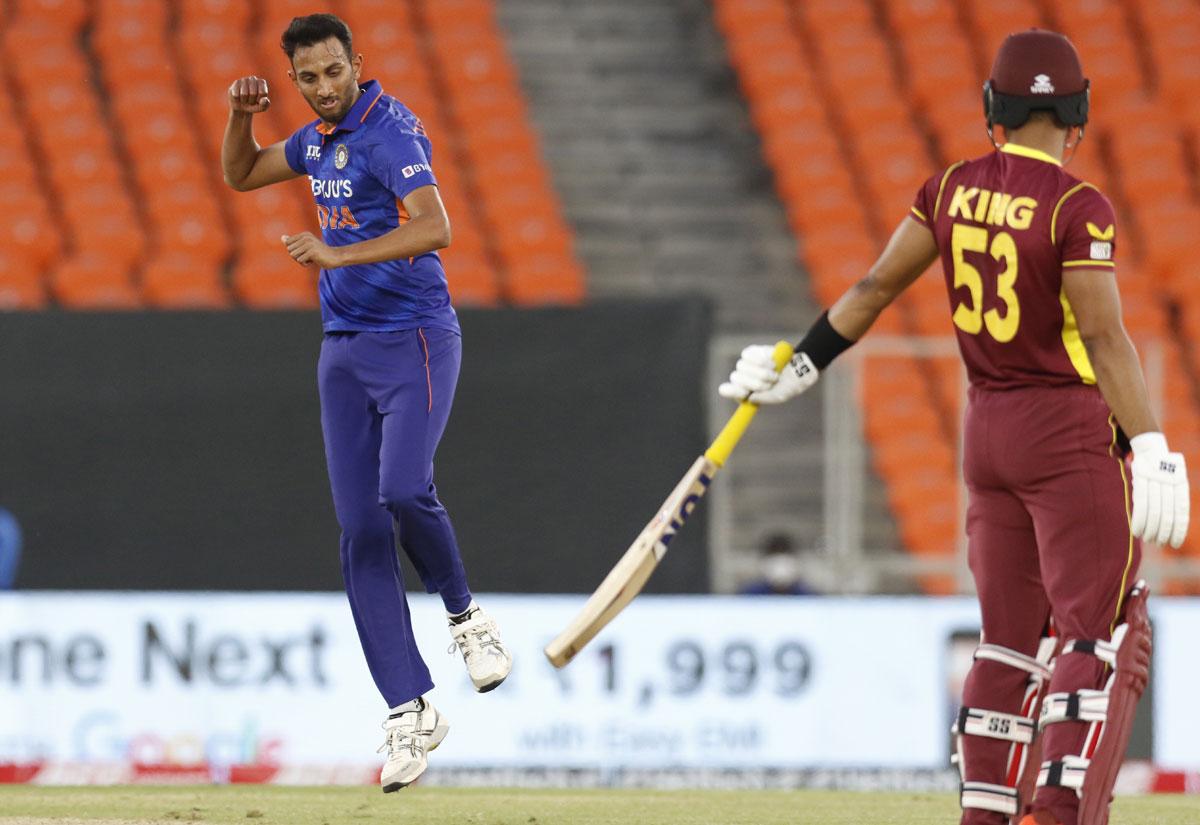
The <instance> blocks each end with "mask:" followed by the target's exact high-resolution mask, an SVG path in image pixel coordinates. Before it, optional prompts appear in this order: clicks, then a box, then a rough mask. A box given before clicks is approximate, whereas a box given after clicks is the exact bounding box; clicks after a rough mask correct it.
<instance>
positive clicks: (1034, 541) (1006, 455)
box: [963, 384, 1141, 825]
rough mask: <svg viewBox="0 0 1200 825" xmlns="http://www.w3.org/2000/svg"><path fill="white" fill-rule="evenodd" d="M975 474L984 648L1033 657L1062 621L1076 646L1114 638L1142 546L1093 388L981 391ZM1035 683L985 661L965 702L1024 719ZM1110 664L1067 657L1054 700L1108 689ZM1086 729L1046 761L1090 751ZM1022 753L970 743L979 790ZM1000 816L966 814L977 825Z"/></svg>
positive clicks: (974, 537)
mask: <svg viewBox="0 0 1200 825" xmlns="http://www.w3.org/2000/svg"><path fill="white" fill-rule="evenodd" d="M963 438H964V458H963V473H964V477H965V480H966V483H967V489H968V491H969V496H970V498H969V505H968V510H967V538H968V557H969V560H970V565H971V572H972V574H973V575H974V577H975V585H976V589H977V590H978V593H979V604H980V610H981V614H982V618H983V641H985V642H987V643H989V644H995V645H1002V646H1004V647H1007V648H1011V649H1013V650H1016V651H1018V652H1020V653H1024V654H1025V655H1027V656H1034V655H1036V653H1037V646H1038V640H1039V639H1040V638H1041V636H1042V634H1043V632H1044V630H1045V628H1046V624H1047V619H1048V618H1050V617H1051V616H1053V619H1054V627H1055V631H1056V633H1057V634H1058V635H1059V636H1061V637H1063V638H1064V639H1108V638H1109V637H1110V636H1111V635H1112V631H1113V628H1114V627H1115V626H1116V624H1117V621H1118V618H1119V615H1120V611H1121V607H1122V602H1123V599H1124V596H1125V594H1126V593H1127V592H1128V590H1129V589H1130V588H1131V587H1132V585H1133V583H1134V577H1135V575H1136V573H1137V569H1138V563H1139V561H1140V560H1141V547H1140V545H1139V543H1138V542H1137V541H1136V540H1135V539H1134V538H1133V536H1132V534H1131V532H1130V529H1129V507H1130V490H1129V475H1128V470H1127V468H1126V465H1125V460H1124V457H1123V455H1122V454H1121V450H1120V448H1119V447H1118V446H1117V429H1116V422H1115V420H1114V419H1113V417H1112V415H1111V412H1110V410H1109V408H1108V405H1107V404H1106V403H1105V401H1104V399H1103V398H1102V397H1101V395H1100V392H1099V390H1097V389H1096V388H1095V387H1094V386H1087V385H1082V384H1081V385H1076V386H1063V387H1022V388H1015V389H1005V390H987V389H983V388H981V387H972V388H971V390H970V393H969V396H968V406H967V412H966V420H965V424H964V432H963ZM1027 678H1028V674H1027V673H1025V672H1024V671H1021V670H1017V669H1014V668H1011V667H1008V666H1006V665H1003V664H1000V663H998V662H994V661H990V660H978V661H976V662H975V663H974V665H973V666H972V668H971V671H970V673H969V674H968V676H967V679H966V682H965V684H964V686H963V704H964V705H967V706H970V707H976V708H986V709H989V710H996V711H1001V712H1004V713H1014V714H1015V713H1020V711H1021V708H1020V705H1021V701H1022V698H1023V696H1024V690H1025V684H1026V680H1027ZM1105 678H1106V674H1105V666H1104V665H1103V664H1102V663H1101V662H1100V661H1099V660H1098V659H1097V658H1095V657H1094V656H1091V655H1089V654H1086V653H1071V654H1067V655H1065V656H1060V657H1059V659H1058V661H1057V663H1056V664H1055V668H1054V675H1053V677H1052V678H1051V681H1050V687H1049V691H1050V692H1059V691H1074V690H1079V689H1081V688H1092V689H1099V688H1102V687H1103V685H1104V681H1105ZM1087 727H1088V726H1087V723H1083V722H1063V723H1059V724H1054V725H1050V726H1048V727H1047V728H1046V730H1045V732H1044V739H1043V742H1042V759H1043V760H1057V759H1061V758H1062V757H1063V756H1065V755H1080V754H1081V752H1082V749H1083V747H1084V739H1085V737H1086V734H1087ZM1010 744H1011V743H1009V742H1007V741H1003V740H998V739H989V738H984V737H979V736H967V737H964V742H963V755H964V762H965V770H966V779H967V780H968V781H978V782H989V783H995V784H1003V783H1004V782H1005V779H1006V763H1007V759H1008V753H1009V748H1010ZM1035 804H1036V807H1038V808H1048V809H1049V810H1050V811H1051V812H1052V813H1054V814H1055V816H1056V817H1057V818H1058V820H1059V822H1061V823H1062V825H1075V813H1076V808H1077V806H1078V800H1077V798H1076V796H1075V792H1074V791H1072V790H1068V789H1063V788H1044V789H1040V790H1039V791H1038V793H1037V795H1036V797H1035ZM1005 821H1006V817H1004V816H1002V815H1001V814H997V813H992V812H988V811H981V810H968V811H966V812H964V816H963V822H964V823H971V825H980V824H981V823H996V824H997V825H999V823H1003V822H1005Z"/></svg>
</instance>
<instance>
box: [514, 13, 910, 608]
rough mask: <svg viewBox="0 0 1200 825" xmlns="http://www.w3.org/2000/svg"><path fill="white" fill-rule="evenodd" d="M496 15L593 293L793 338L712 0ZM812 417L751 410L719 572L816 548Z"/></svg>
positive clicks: (790, 296) (802, 324)
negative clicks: (679, 303) (687, 303)
mask: <svg viewBox="0 0 1200 825" xmlns="http://www.w3.org/2000/svg"><path fill="white" fill-rule="evenodd" d="M498 9H499V12H498V13H499V17H500V20H501V22H502V23H503V24H504V27H505V28H506V30H507V31H508V34H509V42H510V44H511V47H512V50H513V55H514V57H515V58H516V61H517V63H518V66H519V67H520V73H521V78H522V85H523V87H524V89H525V92H526V94H528V96H529V100H530V104H531V107H532V112H533V119H534V121H535V122H536V123H537V125H538V127H539V129H540V130H541V132H542V136H543V138H544V147H545V152H546V158H547V161H548V162H549V164H550V166H551V168H552V170H553V172H554V180H555V183H556V184H557V186H558V188H559V191H560V192H561V194H562V198H563V202H564V204H565V208H566V212H567V215H568V216H569V217H570V220H571V222H572V223H573V224H574V226H575V227H576V229H577V231H578V236H579V250H580V254H581V256H582V257H583V258H584V260H585V261H586V262H587V267H588V272H589V274H590V281H589V289H590V292H591V294H592V295H593V296H596V297H604V296H630V295H633V296H642V297H646V298H653V297H656V296H661V295H664V294H671V293H675V292H683V293H700V294H703V295H707V296H709V297H710V298H711V300H712V302H713V306H714V308H715V310H716V322H717V326H718V329H719V331H721V332H725V333H733V334H738V335H742V334H745V335H749V336H753V335H754V334H755V333H756V332H757V334H758V335H759V337H761V335H762V334H764V333H765V332H770V331H779V332H782V333H785V334H787V335H796V334H798V333H799V332H800V331H802V330H803V329H805V328H806V327H807V325H808V324H809V323H810V322H811V321H812V320H813V319H814V318H815V312H816V310H815V307H814V304H813V303H812V296H811V295H810V294H809V293H808V290H807V288H806V278H805V276H804V274H803V271H802V269H801V266H800V260H799V259H798V258H797V255H796V240H795V238H794V237H793V236H792V235H791V233H790V232H789V231H788V228H787V225H786V223H785V216H784V214H783V210H782V209H781V208H780V205H779V202H778V200H777V199H776V198H775V197H774V196H773V193H772V191H771V186H770V175H769V173H768V171H767V169H766V168H765V165H764V163H763V160H762V152H761V148H760V146H759V143H758V139H757V136H756V135H755V132H754V128H753V126H752V124H751V123H750V121H749V118H748V113H747V111H746V108H745V102H744V100H743V99H742V98H741V96H740V95H739V93H738V90H737V86H736V81H735V79H734V77H733V75H732V73H731V70H730V67H729V62H728V58H727V56H726V54H725V46H724V43H723V41H722V39H721V37H720V35H719V33H718V32H717V31H716V28H715V26H714V24H713V17H712V6H711V4H710V3H708V2H706V1H705V0H676V2H671V3H645V2H641V0H607V1H606V2H603V3H596V2H591V0H501V1H500V2H499V4H498ZM647 357H653V354H652V353H647ZM731 363H732V362H731V361H728V362H727V363H726V362H724V361H723V366H724V368H725V369H728V367H729V365H730V364H731ZM706 389H707V388H706ZM707 391H709V392H711V389H708V390H707ZM722 409H723V408H722ZM821 417H822V410H821V404H820V400H819V397H818V396H817V395H816V394H814V396H812V397H811V398H806V399H802V400H801V401H800V402H798V403H797V405H796V406H795V407H791V408H789V409H788V410H786V411H783V410H774V411H768V412H766V413H765V414H763V415H760V416H759V418H758V420H757V421H756V422H755V425H754V427H753V428H752V429H751V430H750V432H749V433H748V434H747V436H746V439H745V440H744V441H743V443H742V444H741V445H740V446H739V448H738V453H737V457H736V466H735V467H734V468H733V469H731V472H730V473H729V477H728V478H723V479H722V481H723V483H724V484H726V485H731V490H732V493H731V496H730V500H731V502H732V513H731V514H730V518H731V527H732V530H731V531H730V533H731V535H732V540H733V545H732V546H731V547H729V548H721V550H722V551H727V552H730V553H732V554H733V556H734V560H733V561H732V563H731V564H730V565H729V566H730V568H731V569H734V570H741V571H744V572H753V571H754V563H755V560H756V552H757V547H758V545H759V544H760V543H761V542H762V540H763V538H764V536H766V535H767V534H769V533H774V532H785V533H787V534H789V535H791V536H792V537H793V539H794V540H795V541H796V544H797V546H798V547H799V548H802V549H805V550H815V549H819V548H820V547H821V545H822V542H823V540H824V535H823V520H822V509H821V502H822V500H823V489H822V480H823V473H822V466H823V458H824V456H823V453H822V447H821V442H820V433H821V427H820V426H818V424H819V422H820V420H821ZM880 491H881V488H879V487H878V485H876V492H880ZM873 504H874V505H875V506H873V508H872V510H873V517H871V518H869V519H868V530H867V540H868V543H870V544H872V545H873V546H879V547H893V546H895V538H894V528H893V526H892V524H891V520H890V516H888V514H887V511H886V506H884V504H883V502H882V495H881V494H880V495H877V496H876V500H875V501H873ZM717 584H718V586H724V587H729V586H730V584H731V582H730V581H718V582H717Z"/></svg>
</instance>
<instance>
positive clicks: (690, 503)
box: [545, 456, 720, 667]
mask: <svg viewBox="0 0 1200 825" xmlns="http://www.w3.org/2000/svg"><path fill="white" fill-rule="evenodd" d="M718 469H720V465H718V464H717V463H715V462H714V461H712V460H711V459H709V458H706V457H705V456H700V457H699V458H697V459H696V461H695V463H694V464H692V466H691V469H689V470H688V471H687V473H685V474H684V476H683V478H682V479H680V481H679V483H678V484H677V485H676V486H675V489H674V490H672V491H671V494H670V495H669V496H667V498H666V501H664V502H663V503H662V506H661V507H659V508H658V511H657V512H656V513H655V514H654V517H653V518H652V519H650V522H649V523H648V524H647V525H646V526H645V527H644V528H643V529H642V532H641V533H639V534H638V537H637V538H636V539H634V541H633V544H631V545H630V546H629V549H628V550H626V551H625V554H624V555H623V556H621V559H620V561H618V562H617V564H616V566H615V567H613V569H612V570H611V571H609V574H608V575H607V576H605V577H604V581H602V582H601V583H600V586H599V587H598V588H596V592H594V593H593V594H592V595H591V596H590V597H589V598H588V600H587V602H586V603H585V604H584V605H583V608H582V609H581V610H580V611H579V613H578V614H577V615H576V616H575V618H574V619H572V620H571V623H570V624H568V625H567V627H566V628H565V629H564V630H563V631H562V632H561V633H559V634H558V635H557V636H555V637H554V639H553V640H551V642H550V644H548V645H546V649H545V653H546V658H547V659H549V660H550V663H551V664H552V665H554V666H555V667H563V666H564V665H566V664H567V663H568V662H570V661H571V660H572V659H573V658H575V655H576V654H577V653H578V652H579V651H580V650H582V649H583V647H584V645H586V644H587V643H588V642H590V641H591V640H592V639H593V638H595V636H596V634H597V633H599V632H600V631H601V630H603V629H604V627H605V626H606V625H607V624H608V623H609V622H611V621H612V620H613V619H614V618H615V617H616V616H617V614H618V613H620V612H621V611H622V610H623V609H624V608H625V606H626V605H627V604H629V603H630V602H631V601H633V598H634V596H636V595H637V594H638V593H640V592H641V591H642V588H643V587H645V585H646V582H647V580H649V578H650V574H651V573H653V572H654V568H655V567H657V566H658V563H659V562H660V561H662V558H663V556H665V555H666V553H667V548H668V547H669V546H670V544H671V540H672V539H673V538H675V535H676V533H678V532H679V530H680V528H682V527H683V525H684V522H686V521H687V519H688V516H690V515H691V514H692V511H693V510H695V509H696V505H697V503H698V502H699V501H700V499H701V498H703V497H704V494H705V493H707V492H708V488H709V485H710V484H712V480H713V477H714V476H715V475H716V473H717V470H718Z"/></svg>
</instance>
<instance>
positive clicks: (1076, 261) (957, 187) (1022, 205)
mask: <svg viewBox="0 0 1200 825" xmlns="http://www.w3.org/2000/svg"><path fill="white" fill-rule="evenodd" d="M912 215H913V219H914V220H916V221H919V222H920V223H921V224H922V225H924V226H927V227H929V228H930V229H931V230H933V234H934V238H935V239H936V241H937V246H938V250H939V251H940V253H941V257H942V268H943V271H944V272H945V276H946V286H947V288H948V290H949V295H950V312H951V313H952V317H953V320H954V326H955V334H956V335H957V337H958V345H959V349H960V350H961V351H962V355H963V360H964V361H966V364H967V374H968V376H969V378H970V380H971V383H972V385H975V386H981V387H984V388H987V389H1007V388H1012V387H1027V386H1061V385H1068V384H1073V385H1078V384H1079V383H1080V382H1082V383H1085V384H1095V383H1096V375H1095V372H1094V371H1093V370H1092V365H1091V362H1090V361H1089V360H1088V356H1087V351H1086V350H1085V349H1084V346H1083V341H1082V340H1081V339H1080V337H1079V329H1078V327H1077V326H1076V323H1075V315H1074V313H1073V312H1072V311H1071V306H1070V303H1068V301H1067V297H1066V293H1065V292H1064V291H1063V286H1062V273H1063V269H1064V268H1066V267H1085V268H1096V269H1100V268H1103V269H1110V268H1112V267H1113V266H1114V251H1115V248H1116V237H1115V235H1116V220H1115V218H1114V214H1113V208H1112V204H1110V203H1109V202H1108V199H1107V198H1106V197H1104V195H1103V194H1101V193H1100V190H1098V189H1097V188H1096V187H1094V186H1092V185H1091V184H1090V183H1084V182H1082V181H1080V180H1079V179H1077V178H1074V177H1072V176H1071V175H1068V174H1067V173H1066V171H1065V170H1064V169H1063V168H1062V164H1060V163H1059V162H1058V161H1057V160H1056V159H1055V158H1053V157H1051V156H1050V155H1047V154H1045V153H1044V152H1040V151H1038V150H1036V149H1030V148H1028V147H1025V146H1017V145H1015V144H1011V143H1009V144H1005V145H1004V146H1003V147H1001V149H1000V150H999V151H996V152H992V153H991V154H989V155H985V156H984V157H981V158H977V159H975V160H971V161H960V162H959V163H956V164H954V165H953V166H951V167H950V168H949V169H947V170H946V171H945V172H943V173H942V174H939V175H935V176H934V177H932V178H930V179H929V180H928V181H927V182H926V183H925V185H924V186H923V187H921V191H920V192H919V193H917V199H916V201H915V203H914V204H913V207H912Z"/></svg>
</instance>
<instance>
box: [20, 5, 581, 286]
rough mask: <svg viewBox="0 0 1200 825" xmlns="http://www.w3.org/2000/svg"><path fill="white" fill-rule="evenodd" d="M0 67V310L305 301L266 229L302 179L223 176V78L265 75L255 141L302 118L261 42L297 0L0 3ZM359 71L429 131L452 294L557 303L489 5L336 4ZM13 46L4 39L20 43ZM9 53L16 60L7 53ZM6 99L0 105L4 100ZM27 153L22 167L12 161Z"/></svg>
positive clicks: (528, 154) (539, 173) (533, 146)
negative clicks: (260, 184)
mask: <svg viewBox="0 0 1200 825" xmlns="http://www.w3.org/2000/svg"><path fill="white" fill-rule="evenodd" d="M6 7H11V8H8V9H7V10H8V11H10V15H9V17H10V20H11V22H10V23H9V25H7V26H6V27H5V29H4V31H3V33H2V35H0V37H2V38H3V42H4V43H5V44H6V45H7V46H9V49H8V54H9V58H8V59H7V60H6V61H5V64H4V65H3V66H2V67H0V71H2V73H3V77H4V79H5V80H7V81H8V83H9V86H10V88H12V89H13V90H14V95H13V96H12V97H11V98H10V99H8V100H6V101H5V103H4V104H3V105H4V107H5V109H6V111H4V112H3V113H4V114H7V115H10V118H11V119H10V122H18V121H23V122H25V123H27V124H28V131H27V134H22V132H21V131H15V130H14V131H13V132H12V133H11V134H9V135H6V136H5V137H4V138H0V140H2V141H4V143H3V147H4V148H5V149H7V150H8V151H5V152H4V155H5V160H4V161H2V162H0V163H3V165H4V169H3V171H4V172H5V174H4V175H3V176H2V178H0V179H2V181H3V182H2V183H0V186H3V188H4V192H5V194H7V195H9V196H10V197H9V203H11V204H20V206H19V208H16V209H14V212H15V213H16V215H15V218H14V219H12V220H10V221H8V222H6V223H5V225H4V227H3V228H2V229H0V240H3V241H6V243H4V248H5V252H4V258H3V262H2V263H3V265H2V266H0V307H7V308H17V309H35V308H41V307H44V306H47V305H50V304H57V305H59V306H62V307H65V308H71V309H114V308H126V309H134V308H162V309H172V308H209V309H220V308H224V307H228V306H232V305H234V304H238V305H244V306H250V307H255V308H290V307H311V306H314V305H315V301H316V296H315V290H314V289H313V283H312V282H313V277H312V273H311V272H308V271H306V270H304V269H302V268H300V267H298V266H297V265H295V264H294V263H293V262H292V261H291V260H290V259H289V258H288V257H287V256H286V254H284V252H283V250H282V249H281V247H280V242H279V238H280V235H282V234H285V233H294V232H297V231H300V230H302V229H315V228H316V221H315V220H314V209H313V205H312V202H311V197H310V196H309V194H308V189H307V187H306V186H305V185H304V183H303V181H296V182H295V183H289V184H286V185H283V186H277V187H270V188H268V189H264V190H259V191H257V192H252V193H240V194H239V193H234V192H232V191H230V190H229V189H228V188H227V187H226V186H225V185H224V184H223V182H222V181H221V174H220V164H219V155H220V142H221V136H222V131H223V129H224V124H225V120H226V117H227V113H228V107H227V103H226V89H227V87H228V85H229V83H230V82H231V81H232V80H233V79H234V78H236V77H239V76H242V75H247V74H258V75H260V76H264V77H266V78H268V81H269V83H270V88H271V89H272V95H271V99H272V107H271V110H270V111H269V112H267V113H266V114H265V115H263V116H261V117H259V118H258V119H257V120H256V135H257V137H258V139H259V142H260V143H263V144H267V143H270V142H274V141H276V140H281V139H283V138H285V137H286V136H287V135H288V134H289V133H290V132H291V131H292V130H294V129H295V128H297V127H298V126H300V125H301V124H302V123H304V122H307V121H310V120H312V119H313V117H314V115H313V113H312V111H311V110H310V109H309V108H308V106H307V104H306V103H305V102H304V101H303V100H302V98H301V97H300V96H299V95H298V94H296V93H295V91H294V90H293V89H292V88H291V84H290V81H289V80H288V78H287V73H286V72H287V60H286V57H285V56H284V54H283V52H282V51H281V49H280V48H279V37H280V35H281V34H282V32H283V30H284V28H286V26H287V24H288V23H289V22H290V20H291V19H292V18H293V17H294V16H296V15H301V14H308V13H311V12H312V11H313V7H312V4H311V3H307V2H297V1H296V0H101V2H87V1H86V0H12V2H11V3H9V4H6ZM323 7H327V8H329V9H330V10H332V11H334V12H335V13H338V14H341V15H343V16H344V17H345V18H346V19H347V20H348V22H350V24H351V26H352V29H353V30H354V31H355V33H356V49H357V50H360V51H362V52H364V53H365V54H366V58H367V62H366V74H367V76H368V77H377V78H378V79H380V81H381V82H382V83H383V85H384V88H385V90H388V91H390V92H392V93H394V94H395V95H396V96H397V97H399V98H400V99H402V100H404V101H407V102H408V103H409V104H410V106H411V108H413V109H414V111H416V113H417V114H418V116H419V117H421V118H422V119H423V122H424V124H425V126H426V128H427V130H428V131H429V133H430V135H431V137H432V140H433V144H434V147H435V151H436V152H437V153H438V157H437V158H436V168H437V171H438V177H439V184H440V188H441V191H442V196H443V200H444V201H445V202H446V205H447V209H448V211H449V213H450V215H451V220H452V224H453V227H454V230H453V231H454V241H453V245H452V248H451V249H450V250H448V251H447V252H446V253H445V257H446V262H447V268H448V271H449V278H450V285H451V291H452V292H453V294H454V297H455V300H456V301H457V302H458V303H460V304H464V305H483V306H487V305H494V304H499V303H510V304H518V305H538V304H547V303H554V304H564V303H565V304H570V303H577V302H578V301H580V300H582V299H583V297H584V294H585V283H586V277H585V273H584V270H583V267H582V265H581V263H580V262H579V260H578V258H577V256H576V254H575V251H574V244H575V240H574V233H573V231H572V229H571V228H570V226H569V224H568V223H567V221H566V220H565V218H564V217H563V214H562V209H561V206H560V205H559V203H558V200H557V195H556V194H555V191H554V188H553V187H552V186H551V184H550V179H549V174H548V173H547V171H546V169H545V167H544V166H543V165H542V163H541V161H540V156H541V152H540V148H539V145H538V141H537V138H536V136H535V132H534V129H533V127H532V125H531V124H530V123H529V120H528V116H527V112H526V108H525V105H524V102H523V95H522V91H521V87H520V83H519V81H518V78H517V74H516V71H515V69H514V67H513V64H512V61H511V60H510V58H509V56H508V52H507V46H506V43H505V39H504V37H503V35H502V33H501V31H500V29H499V27H498V26H497V24H496V21H495V15H494V8H493V3H492V2H491V0H439V2H437V3H433V2H426V0H334V2H331V3H326V4H324V6H323ZM16 44H20V46H21V48H20V49H18V48H17V47H16ZM18 51H20V52H23V53H24V55H25V56H24V57H22V58H21V59H15V58H14V57H13V55H15V54H17V53H18ZM10 107H11V108H12V109H13V111H7V109H8V108H10ZM30 159H34V160H35V161H36V162H35V163H32V164H31V163H29V160H30Z"/></svg>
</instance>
